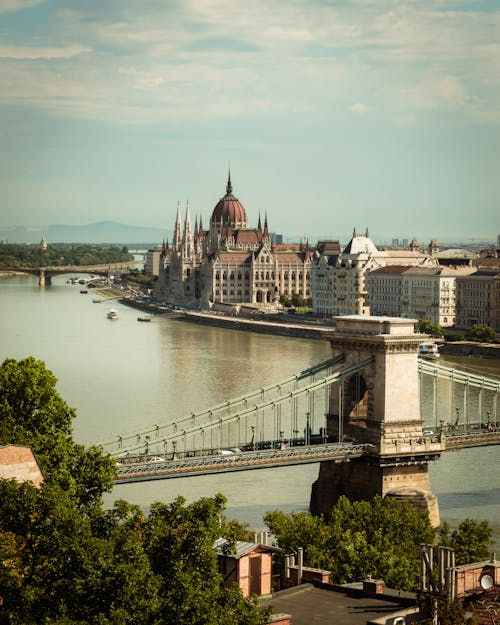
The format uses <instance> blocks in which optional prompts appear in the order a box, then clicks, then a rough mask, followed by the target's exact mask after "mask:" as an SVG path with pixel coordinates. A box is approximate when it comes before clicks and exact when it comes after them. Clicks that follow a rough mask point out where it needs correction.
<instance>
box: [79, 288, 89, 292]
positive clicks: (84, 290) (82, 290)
mask: <svg viewBox="0 0 500 625" xmlns="http://www.w3.org/2000/svg"><path fill="white" fill-rule="evenodd" d="M80 293H88V291H87V289H81V290H80Z"/></svg>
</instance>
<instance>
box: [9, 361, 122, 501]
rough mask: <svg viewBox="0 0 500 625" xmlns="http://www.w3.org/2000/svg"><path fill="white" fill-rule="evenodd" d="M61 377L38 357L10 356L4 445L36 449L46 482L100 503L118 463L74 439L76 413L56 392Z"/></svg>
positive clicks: (80, 499)
mask: <svg viewBox="0 0 500 625" xmlns="http://www.w3.org/2000/svg"><path fill="white" fill-rule="evenodd" d="M56 383H57V378H56V377H55V376H54V375H53V374H52V372H51V371H49V370H48V369H47V368H46V367H45V364H44V363H43V362H42V361H40V360H36V359H35V358H33V357H29V358H25V359H23V360H20V361H16V360H14V359H12V358H7V359H6V360H5V361H4V362H3V364H2V365H1V367H0V445H7V444H16V445H27V446H29V447H31V448H32V450H33V452H34V453H35V455H36V458H37V460H38V462H39V464H40V467H41V469H42V473H43V475H44V478H45V480H46V481H48V482H51V483H57V484H59V485H60V486H61V488H63V489H64V490H66V491H69V492H71V493H72V495H73V496H74V497H75V498H76V500H77V501H78V503H79V505H81V506H84V507H88V506H92V505H95V504H97V503H98V502H99V501H100V498H101V495H102V493H104V492H107V491H110V490H111V489H112V486H113V475H114V470H115V464H114V461H113V459H112V458H110V457H107V456H104V454H102V452H101V451H100V450H99V449H97V448H96V447H90V448H85V447H83V446H81V445H78V444H76V443H75V442H74V441H73V438H72V421H73V419H74V417H75V411H74V409H73V408H70V407H69V406H68V405H67V404H66V402H65V401H64V400H63V399H62V398H61V396H60V395H59V393H58V392H57V390H56Z"/></svg>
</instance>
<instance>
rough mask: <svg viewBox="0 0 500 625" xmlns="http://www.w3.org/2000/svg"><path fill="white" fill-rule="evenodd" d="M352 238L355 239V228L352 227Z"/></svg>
mask: <svg viewBox="0 0 500 625" xmlns="http://www.w3.org/2000/svg"><path fill="white" fill-rule="evenodd" d="M352 236H353V237H355V236H356V226H354V228H353V231H352Z"/></svg>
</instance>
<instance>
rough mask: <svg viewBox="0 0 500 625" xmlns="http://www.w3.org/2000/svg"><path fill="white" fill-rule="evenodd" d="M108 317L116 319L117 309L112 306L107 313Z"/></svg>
mask: <svg viewBox="0 0 500 625" xmlns="http://www.w3.org/2000/svg"><path fill="white" fill-rule="evenodd" d="M107 317H108V319H118V311H117V310H115V309H114V308H112V309H111V310H110V311H109V312H108V314H107Z"/></svg>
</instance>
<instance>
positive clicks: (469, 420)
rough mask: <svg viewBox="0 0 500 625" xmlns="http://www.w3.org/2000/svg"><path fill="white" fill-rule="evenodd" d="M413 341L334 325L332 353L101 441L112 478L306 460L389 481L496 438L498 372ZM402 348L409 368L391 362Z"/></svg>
mask: <svg viewBox="0 0 500 625" xmlns="http://www.w3.org/2000/svg"><path fill="white" fill-rule="evenodd" d="M393 321H394V320H393ZM405 321H407V320H405ZM346 323H347V321H346ZM349 329H350V328H349ZM406 331H408V332H410V331H409V329H408V328H406ZM381 336H383V337H384V339H383V341H380V337H381ZM353 341H354V342H358V343H360V342H361V343H362V345H361V344H357V345H355V344H353ZM419 341H421V336H419V335H411V333H410V335H402V336H401V335H398V334H390V333H389V334H383V333H382V334H380V333H378V334H377V333H376V332H375V333H374V332H367V331H366V330H364V331H360V330H358V331H357V330H356V328H354V330H353V331H350V332H349V331H345V330H344V331H343V330H342V324H340V327H339V328H338V330H337V336H336V338H335V339H331V342H332V348H333V351H334V352H338V353H334V354H333V356H332V358H330V359H328V360H326V361H324V362H321V363H319V364H317V365H315V366H313V367H310V368H308V369H306V370H304V371H301V372H300V373H298V374H296V375H293V376H290V377H288V378H286V379H284V380H281V381H280V382H277V383H273V384H271V385H269V386H266V387H262V388H259V389H256V390H254V391H253V392H250V393H248V394H246V395H245V396H242V397H238V398H234V399H231V400H227V401H224V402H221V403H219V404H217V405H215V406H211V407H210V408H207V409H204V410H202V411H199V412H196V413H194V412H193V413H190V414H186V415H181V416H179V417H175V418H170V419H168V420H167V421H165V422H164V423H158V424H155V425H152V426H150V427H147V428H144V429H142V430H141V431H138V432H134V433H129V434H123V435H121V436H118V437H116V438H115V439H113V440H110V441H107V442H105V443H102V445H101V446H102V448H103V450H104V451H105V452H107V453H109V454H110V455H111V456H113V457H114V458H115V459H116V460H117V463H118V464H117V476H116V481H117V482H118V483H123V482H129V481H140V480H153V479H165V478H173V477H185V476H193V475H199V474H202V473H214V472H221V471H238V470H248V469H257V468H264V467H276V466H283V465H290V464H305V463H313V462H314V463H317V462H320V463H322V465H321V466H323V463H324V464H325V467H326V466H327V465H328V464H329V463H334V464H337V465H342V464H351V465H353V464H355V465H356V466H357V467H358V468H359V466H360V464H359V463H360V462H362V463H365V465H364V470H363V472H365V471H366V468H367V467H366V463H368V465H374V464H375V465H376V467H377V470H379V471H382V473H384V477H383V478H381V479H382V481H383V480H385V481H388V482H391V481H392V482H394V480H395V479H396V478H394V477H389V476H388V472H389V473H391V475H392V474H393V473H394V471H396V472H399V473H398V477H397V480H399V479H403V480H404V479H406V478H405V476H404V475H401V473H403V474H404V473H405V471H406V472H407V471H408V467H413V469H412V470H416V469H415V467H422V466H425V467H426V466H427V463H428V462H431V461H433V460H437V459H438V458H439V457H440V455H441V453H442V452H444V451H446V450H449V449H457V448H462V447H470V446H476V445H492V444H498V443H500V411H499V406H498V401H499V399H498V398H499V393H500V379H489V378H485V377H481V376H477V375H474V374H470V373H467V372H464V371H459V370H456V369H452V368H448V367H443V366H440V365H438V364H436V363H435V362H429V361H424V360H421V359H418V361H417V354H416V349H414V348H415V346H418V342H419ZM361 347H362V349H361ZM381 347H383V349H381ZM411 348H413V349H411ZM410 349H411V351H412V352H413V353H412V354H411V358H412V360H411V363H412V367H413V369H414V370H412V368H411V367H409V362H410V361H408V362H403V361H401V358H406V359H408V356H409V354H408V351H410ZM363 352H365V353H363ZM382 354H384V360H383V361H382V362H383V368H382V369H383V370H382V371H381V370H380V369H381V364H380V356H381V355H382ZM392 360H394V363H392ZM377 361H379V362H377ZM393 365H396V366H393ZM400 365H405V366H403V367H402V368H401V366H400ZM383 382H385V383H387V384H389V386H388V387H384V385H383ZM391 385H392V386H391ZM415 389H416V397H415V392H414V391H415ZM377 397H378V399H377ZM380 398H382V403H383V405H378V406H377V402H379V404H380V401H381V400H380ZM414 400H415V401H414ZM401 402H402V403H403V404H401ZM415 404H416V405H415ZM408 405H409V406H410V414H409V415H405V414H404V412H405V410H406V408H405V407H406V406H408ZM403 406H404V407H403ZM414 410H415V412H414ZM392 413H394V414H392ZM381 416H382V417H383V418H381ZM403 467H406V468H403ZM343 479H344V478H342V480H343ZM412 479H413V478H412ZM419 479H420V478H419ZM342 480H341V481H342ZM418 481H419V480H417V482H418ZM392 486H393V487H394V483H393V484H392ZM413 486H415V484H413ZM420 486H422V485H421V484H420ZM340 494H342V493H340Z"/></svg>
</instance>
